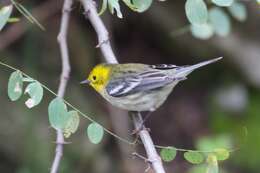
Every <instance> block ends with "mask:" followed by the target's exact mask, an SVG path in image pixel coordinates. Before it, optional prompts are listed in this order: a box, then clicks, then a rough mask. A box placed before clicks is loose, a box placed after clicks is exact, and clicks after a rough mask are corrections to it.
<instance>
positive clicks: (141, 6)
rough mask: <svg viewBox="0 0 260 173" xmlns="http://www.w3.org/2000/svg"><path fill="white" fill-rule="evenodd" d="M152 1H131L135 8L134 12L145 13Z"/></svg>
mask: <svg viewBox="0 0 260 173" xmlns="http://www.w3.org/2000/svg"><path fill="white" fill-rule="evenodd" d="M152 2H153V0H133V1H132V3H133V5H134V7H135V8H136V10H135V11H137V12H139V13H142V12H144V11H146V10H147V9H148V8H149V7H150V6H151V4H152Z"/></svg>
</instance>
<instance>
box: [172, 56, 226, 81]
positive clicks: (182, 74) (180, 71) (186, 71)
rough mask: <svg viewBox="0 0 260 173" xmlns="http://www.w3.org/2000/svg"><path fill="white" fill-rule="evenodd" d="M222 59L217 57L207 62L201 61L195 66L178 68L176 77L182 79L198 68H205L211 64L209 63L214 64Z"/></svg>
mask: <svg viewBox="0 0 260 173" xmlns="http://www.w3.org/2000/svg"><path fill="white" fill-rule="evenodd" d="M221 59H222V57H218V58H215V59H212V60H208V61H203V62H201V63H198V64H195V65H189V66H183V67H179V68H178V69H177V71H176V77H180V78H183V77H186V76H187V75H188V74H190V73H191V72H192V71H193V70H195V69H197V68H200V67H202V66H205V65H208V64H211V63H214V62H216V61H218V60H221Z"/></svg>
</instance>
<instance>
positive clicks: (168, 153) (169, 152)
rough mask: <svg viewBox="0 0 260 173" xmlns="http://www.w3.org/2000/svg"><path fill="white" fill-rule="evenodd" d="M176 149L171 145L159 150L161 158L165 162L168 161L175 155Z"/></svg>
mask: <svg viewBox="0 0 260 173" xmlns="http://www.w3.org/2000/svg"><path fill="white" fill-rule="evenodd" d="M176 154H177V151H176V149H175V148H173V147H168V148H163V149H162V150H161V152H160V155H161V158H162V160H163V161H165V162H170V161H172V160H173V159H174V158H175V157H176Z"/></svg>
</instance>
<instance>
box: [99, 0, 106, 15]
mask: <svg viewBox="0 0 260 173" xmlns="http://www.w3.org/2000/svg"><path fill="white" fill-rule="evenodd" d="M106 9H107V0H103V2H102V7H101V10H100V12H99V13H98V15H102V14H103V13H104V12H105V11H106Z"/></svg>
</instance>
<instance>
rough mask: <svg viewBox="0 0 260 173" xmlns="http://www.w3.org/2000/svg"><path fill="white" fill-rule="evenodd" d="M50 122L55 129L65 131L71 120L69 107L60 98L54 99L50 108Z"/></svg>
mask: <svg viewBox="0 0 260 173" xmlns="http://www.w3.org/2000/svg"><path fill="white" fill-rule="evenodd" d="M48 114H49V121H50V124H51V126H52V127H53V128H55V129H61V130H63V129H64V128H65V127H66V125H67V122H68V120H69V118H70V115H69V114H68V112H67V106H66V104H65V103H64V102H63V100H62V99H61V98H59V97H57V98H55V99H53V100H52V101H51V102H50V104H49V107H48Z"/></svg>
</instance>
